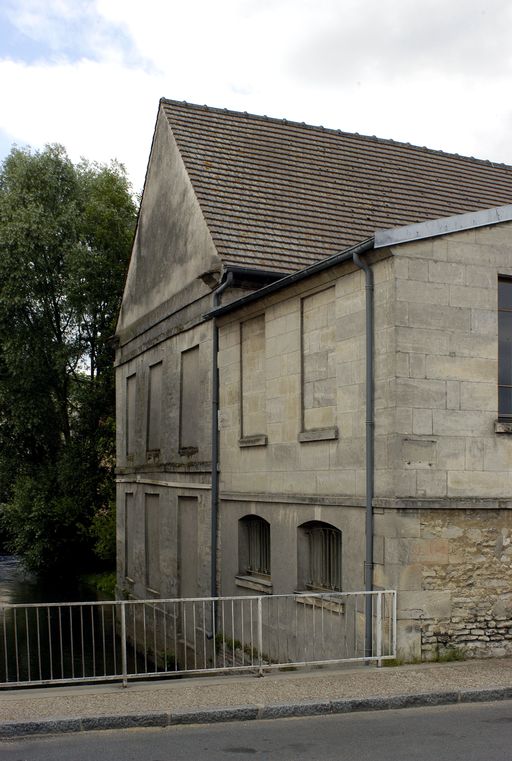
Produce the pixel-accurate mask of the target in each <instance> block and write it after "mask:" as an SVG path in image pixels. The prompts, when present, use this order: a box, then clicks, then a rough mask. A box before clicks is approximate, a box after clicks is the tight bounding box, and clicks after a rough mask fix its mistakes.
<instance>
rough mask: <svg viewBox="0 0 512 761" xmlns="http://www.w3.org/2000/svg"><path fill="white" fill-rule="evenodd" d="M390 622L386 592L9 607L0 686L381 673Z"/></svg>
mask: <svg viewBox="0 0 512 761" xmlns="http://www.w3.org/2000/svg"><path fill="white" fill-rule="evenodd" d="M369 598H370V599H369ZM298 603H302V604H298ZM368 608H369V610H370V615H371V616H372V628H373V632H374V634H373V636H372V637H371V641H370V643H369V646H368V641H367V634H366V627H365V622H366V620H367V619H365V616H367V615H368V612H367V611H368ZM396 618H397V593H396V591H395V590H390V589H386V590H373V591H368V592H367V591H360V592H357V591H356V592H344V591H331V590H325V591H320V590H315V591H309V590H305V591H301V592H298V591H295V592H291V593H288V594H278V595H268V594H266V595H265V594H263V595H262V594H259V595H254V594H252V595H247V596H244V595H224V596H218V597H186V598H179V597H174V598H159V597H151V598H147V599H143V600H139V599H131V600H130V599H129V600H126V599H121V600H91V601H85V602H80V601H71V602H68V603H66V602H51V603H27V604H23V603H13V604H10V603H7V604H6V605H4V606H1V607H0V686H1V687H11V686H12V687H15V686H28V685H34V686H35V685H43V684H66V683H68V684H69V683H73V682H89V681H91V682H97V681H106V682H108V681H118V680H122V682H123V684H125V685H126V683H127V681H128V680H132V679H143V678H151V677H163V676H166V677H168V676H179V675H181V676H184V675H192V674H194V675H197V674H207V673H229V672H236V671H252V672H254V671H256V672H258V673H259V674H260V675H262V674H263V672H264V671H265V670H269V669H277V668H282V667H287V666H295V667H298V666H307V665H313V664H318V665H320V664H328V663H331V664H334V663H343V662H345V663H353V662H367V663H368V662H370V661H374V662H377V663H378V664H379V665H380V663H381V662H382V661H384V660H386V659H390V658H393V657H396V634H397V632H396ZM2 674H4V676H2Z"/></svg>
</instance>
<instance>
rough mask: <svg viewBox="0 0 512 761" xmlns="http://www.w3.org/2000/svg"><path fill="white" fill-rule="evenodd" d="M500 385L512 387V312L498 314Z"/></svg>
mask: <svg viewBox="0 0 512 761" xmlns="http://www.w3.org/2000/svg"><path fill="white" fill-rule="evenodd" d="M498 358H499V361H498V383H501V384H504V385H512V312H499V313H498Z"/></svg>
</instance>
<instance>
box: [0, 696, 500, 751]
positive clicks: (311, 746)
mask: <svg viewBox="0 0 512 761" xmlns="http://www.w3.org/2000/svg"><path fill="white" fill-rule="evenodd" d="M98 758H101V761H203V760H204V761H238V760H240V761H245V760H246V759H269V760H271V761H305V760H306V759H307V760H308V761H459V760H460V761H511V759H512V701H503V702H498V703H483V704H482V703H479V704H473V705H456V706H440V707H437V708H411V709H402V710H399V711H378V712H366V713H352V714H345V715H336V716H320V717H308V718H296V719H276V720H273V721H249V722H233V723H230V724H214V725H203V726H195V727H190V726H188V727H186V726H184V727H173V728H168V729H129V730H118V731H113V730H109V731H103V732H80V733H77V734H68V735H56V736H53V737H33V738H27V739H23V740H4V741H3V742H2V743H1V745H0V759H2V761H36V760H37V761H57V760H60V759H63V760H64V759H65V761H91V759H98Z"/></svg>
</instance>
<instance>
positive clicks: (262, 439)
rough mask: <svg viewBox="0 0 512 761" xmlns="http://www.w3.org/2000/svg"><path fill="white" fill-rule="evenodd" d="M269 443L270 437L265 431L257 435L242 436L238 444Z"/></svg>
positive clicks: (265, 444)
mask: <svg viewBox="0 0 512 761" xmlns="http://www.w3.org/2000/svg"><path fill="white" fill-rule="evenodd" d="M267 443H268V437H267V436H266V435H265V434H264V433H258V434H256V435H255V436H242V438H241V439H238V446H240V447H266V446H267Z"/></svg>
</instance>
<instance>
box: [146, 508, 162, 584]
mask: <svg viewBox="0 0 512 761" xmlns="http://www.w3.org/2000/svg"><path fill="white" fill-rule="evenodd" d="M145 548H146V586H147V587H148V588H149V589H152V590H153V591H154V592H158V590H159V589H160V500H159V496H158V494H146V504H145Z"/></svg>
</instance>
